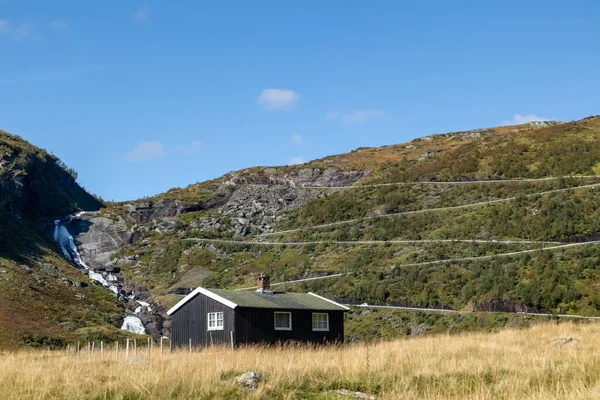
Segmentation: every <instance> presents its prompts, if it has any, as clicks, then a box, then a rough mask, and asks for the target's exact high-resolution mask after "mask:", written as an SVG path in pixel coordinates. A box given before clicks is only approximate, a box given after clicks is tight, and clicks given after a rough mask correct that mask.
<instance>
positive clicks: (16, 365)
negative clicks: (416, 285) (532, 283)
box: [0, 323, 600, 399]
mask: <svg viewBox="0 0 600 400" xmlns="http://www.w3.org/2000/svg"><path fill="white" fill-rule="evenodd" d="M599 336H600V325H598V324H595V323H590V324H560V325H555V324H545V325H537V326H535V327H533V328H530V329H527V330H506V331H502V332H499V333H492V334H485V333H481V334H464V335H458V336H445V335H442V336H433V337H426V338H418V339H411V340H397V341H393V342H382V343H378V344H369V345H367V344H355V345H347V346H341V347H325V348H317V349H311V348H305V347H277V348H261V347H251V348H244V349H236V350H235V351H232V350H230V349H225V348H212V349H208V350H204V351H201V352H194V353H188V352H185V351H181V352H175V353H173V354H169V353H168V352H165V354H164V355H162V356H161V354H160V352H159V351H155V352H154V353H153V354H152V356H151V357H148V354H147V351H146V350H144V351H141V350H138V358H137V359H134V360H131V359H130V361H129V362H126V361H125V357H124V353H123V352H121V353H120V359H119V360H118V361H117V360H115V354H114V352H112V351H110V352H109V351H107V352H105V354H104V358H105V359H104V360H101V359H100V354H99V353H98V352H96V353H95V354H94V356H93V357H92V359H91V360H89V359H88V355H87V353H86V352H82V354H81V355H80V356H79V357H77V356H74V355H73V354H71V355H66V354H65V352H60V351H54V352H50V351H47V352H45V351H21V352H14V353H13V352H10V353H9V352H7V353H4V354H2V355H1V356H0V377H1V380H0V396H1V398H2V399H215V398H231V399H236V398H250V399H331V398H333V399H336V398H339V399H342V398H349V397H344V396H341V395H339V394H337V393H336V392H335V390H337V389H341V388H344V389H349V390H352V391H361V392H364V393H368V394H371V395H375V396H376V397H377V399H598V398H600V346H599V344H600V340H599ZM561 338H572V339H568V340H557V339H561ZM248 370H253V371H258V372H260V373H261V374H262V376H263V379H262V380H261V382H260V384H259V387H258V389H257V390H255V391H246V390H245V389H242V388H241V387H239V385H238V384H236V383H235V382H234V378H235V376H237V375H240V374H242V373H244V372H246V371H248Z"/></svg>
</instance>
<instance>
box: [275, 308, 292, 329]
mask: <svg viewBox="0 0 600 400" xmlns="http://www.w3.org/2000/svg"><path fill="white" fill-rule="evenodd" d="M277 314H287V316H288V321H289V323H290V326H289V327H278V326H277V317H276V315H277ZM273 325H274V326H275V330H276V331H291V330H292V313H291V312H290V311H275V313H274V314H273Z"/></svg>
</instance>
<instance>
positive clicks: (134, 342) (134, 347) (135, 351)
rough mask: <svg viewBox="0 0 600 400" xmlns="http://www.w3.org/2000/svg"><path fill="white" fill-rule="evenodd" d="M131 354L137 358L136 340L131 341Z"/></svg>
mask: <svg viewBox="0 0 600 400" xmlns="http://www.w3.org/2000/svg"><path fill="white" fill-rule="evenodd" d="M133 354H134V355H135V356H136V357H137V339H133Z"/></svg>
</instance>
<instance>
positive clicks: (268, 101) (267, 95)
mask: <svg viewBox="0 0 600 400" xmlns="http://www.w3.org/2000/svg"><path fill="white" fill-rule="evenodd" d="M299 98H300V96H299V95H298V94H297V93H296V92H294V91H293V90H287V89H265V90H263V91H262V92H261V93H260V96H258V98H257V99H256V104H258V105H259V106H260V107H262V108H264V109H265V110H267V111H275V110H285V109H288V110H289V109H292V108H294V106H295V105H296V103H297V102H298V99H299Z"/></svg>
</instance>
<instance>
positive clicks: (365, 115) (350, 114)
mask: <svg viewBox="0 0 600 400" xmlns="http://www.w3.org/2000/svg"><path fill="white" fill-rule="evenodd" d="M385 116H386V114H385V113H384V112H383V111H380V110H375V109H371V110H355V111H331V112H328V113H327V114H325V119H328V120H332V121H338V120H339V121H341V122H342V123H343V124H357V123H361V122H366V121H368V120H370V119H376V118H382V117H385Z"/></svg>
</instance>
